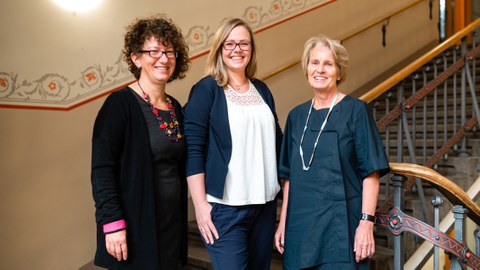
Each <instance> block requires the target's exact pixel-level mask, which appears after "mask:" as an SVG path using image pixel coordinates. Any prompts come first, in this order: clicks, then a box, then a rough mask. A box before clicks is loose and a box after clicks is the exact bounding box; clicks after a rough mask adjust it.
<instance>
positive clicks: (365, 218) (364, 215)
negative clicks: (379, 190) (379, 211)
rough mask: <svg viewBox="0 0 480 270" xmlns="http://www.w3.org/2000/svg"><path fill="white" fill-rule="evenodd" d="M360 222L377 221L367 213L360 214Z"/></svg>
mask: <svg viewBox="0 0 480 270" xmlns="http://www.w3.org/2000/svg"><path fill="white" fill-rule="evenodd" d="M360 220H367V221H370V222H373V223H375V222H376V221H377V218H376V217H375V216H372V215H369V214H367V213H362V216H361V217H360Z"/></svg>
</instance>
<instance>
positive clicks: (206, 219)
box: [195, 201, 219, 245]
mask: <svg viewBox="0 0 480 270" xmlns="http://www.w3.org/2000/svg"><path fill="white" fill-rule="evenodd" d="M211 212H212V206H211V205H210V204H209V203H208V202H207V201H204V202H202V203H199V204H198V205H195V215H196V218H197V225H198V229H199V230H200V234H201V235H202V237H203V239H205V242H206V243H207V244H210V245H212V244H213V243H214V240H215V239H218V238H219V236H218V232H217V228H215V225H214V224H213V222H212V214H211Z"/></svg>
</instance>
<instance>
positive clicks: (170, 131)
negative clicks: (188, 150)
mask: <svg viewBox="0 0 480 270" xmlns="http://www.w3.org/2000/svg"><path fill="white" fill-rule="evenodd" d="M137 84H138V86H139V87H140V90H141V91H142V97H143V99H144V100H145V101H146V102H147V104H148V106H150V109H151V110H152V113H153V115H155V117H156V118H157V120H158V126H159V127H160V129H161V130H163V131H164V132H165V134H166V135H167V136H168V139H169V140H170V142H178V141H180V140H181V139H182V134H181V133H180V125H179V124H178V120H177V116H176V114H175V109H174V107H173V104H172V100H171V99H170V98H169V97H168V96H167V94H165V101H166V102H167V108H168V112H169V115H170V123H169V122H167V121H165V120H164V119H163V117H162V116H160V114H159V112H158V109H157V108H155V106H153V104H152V102H150V96H149V95H147V93H145V91H143V88H142V86H141V85H140V81H137Z"/></svg>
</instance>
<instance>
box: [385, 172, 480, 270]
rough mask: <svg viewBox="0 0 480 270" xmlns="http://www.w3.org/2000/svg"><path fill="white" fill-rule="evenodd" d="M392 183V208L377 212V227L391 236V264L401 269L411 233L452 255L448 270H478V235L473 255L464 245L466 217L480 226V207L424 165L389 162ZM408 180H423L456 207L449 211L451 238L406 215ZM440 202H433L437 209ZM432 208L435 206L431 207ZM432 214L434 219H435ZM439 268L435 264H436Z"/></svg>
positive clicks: (479, 234)
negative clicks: (451, 229)
mask: <svg viewBox="0 0 480 270" xmlns="http://www.w3.org/2000/svg"><path fill="white" fill-rule="evenodd" d="M390 169H391V172H392V173H393V174H394V175H393V176H392V182H393V185H394V203H393V208H392V209H391V210H390V211H389V212H388V213H383V212H377V213H376V214H375V215H376V217H377V222H376V226H378V227H382V228H386V229H388V230H389V231H390V232H392V233H393V234H394V263H393V266H394V268H395V269H396V270H401V269H403V266H404V256H403V252H401V251H402V250H403V242H404V235H403V234H404V233H407V232H408V233H412V234H414V235H416V236H417V237H420V238H422V239H424V240H426V241H428V242H430V243H432V244H433V245H434V246H435V247H436V248H437V249H438V248H441V249H443V250H444V251H445V252H447V253H448V254H450V255H451V256H452V258H454V259H452V260H451V267H450V269H465V267H466V266H469V267H471V268H472V269H475V270H478V269H480V233H479V231H478V230H476V231H475V232H474V235H473V237H474V238H475V242H476V253H474V252H473V251H471V249H470V248H469V247H468V246H467V245H466V244H465V242H464V239H465V218H466V217H469V218H470V219H471V220H472V221H474V222H475V223H476V224H477V225H479V226H480V208H479V206H478V205H477V204H476V203H475V202H473V201H472V200H471V199H470V198H469V197H468V195H467V194H466V193H465V192H464V191H463V190H462V189H461V188H460V187H459V186H457V185H456V184H455V183H453V182H452V181H450V180H449V179H447V178H445V177H443V176H442V175H440V174H439V173H437V172H436V171H434V170H432V169H429V168H427V167H424V166H420V165H416V164H407V163H390ZM407 177H413V178H417V179H422V180H423V181H426V182H428V183H430V184H431V185H433V186H435V187H436V188H437V189H438V190H439V191H440V192H441V193H442V194H443V195H444V196H445V197H446V198H447V199H449V200H450V202H451V203H452V204H454V205H455V206H454V207H453V209H452V212H453V213H454V217H455V223H454V230H455V236H454V237H451V236H450V235H448V234H447V233H446V232H442V231H440V230H439V229H438V224H435V225H434V226H431V225H429V224H427V223H425V222H423V221H421V220H418V219H417V218H415V217H412V216H410V215H407V214H405V212H404V205H405V183H406V181H407V180H406V179H407ZM438 204H439V202H438V201H437V202H436V205H437V207H438ZM434 205H435V204H434ZM438 217H439V216H438V214H435V219H438ZM435 265H437V268H435V269H438V261H437V264H435Z"/></svg>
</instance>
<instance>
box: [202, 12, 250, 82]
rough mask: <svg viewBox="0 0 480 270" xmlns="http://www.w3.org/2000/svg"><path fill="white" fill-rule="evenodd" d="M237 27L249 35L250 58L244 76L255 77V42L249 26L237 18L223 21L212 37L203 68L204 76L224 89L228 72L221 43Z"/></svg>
mask: <svg viewBox="0 0 480 270" xmlns="http://www.w3.org/2000/svg"><path fill="white" fill-rule="evenodd" d="M237 26H242V27H245V29H247V31H248V32H249V33H250V42H251V57H250V61H249V62H248V64H247V67H246V68H245V76H246V77H247V78H249V79H251V78H253V77H254V76H255V72H256V71H257V59H256V49H255V42H254V40H253V31H252V29H251V28H250V26H249V25H248V24H247V23H246V22H245V21H244V20H242V19H239V18H232V19H227V20H225V21H223V22H222V23H221V24H220V27H219V28H218V29H217V31H216V32H215V35H214V36H213V39H212V45H211V48H210V53H209V55H208V59H207V64H206V66H205V75H207V76H212V77H214V78H215V80H216V81H217V83H218V84H219V85H220V86H222V87H224V88H225V87H226V86H227V85H228V72H227V68H226V67H225V63H223V59H222V48H223V42H224V41H225V40H226V39H227V37H228V35H230V32H232V30H233V29H234V28H235V27H237Z"/></svg>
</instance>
